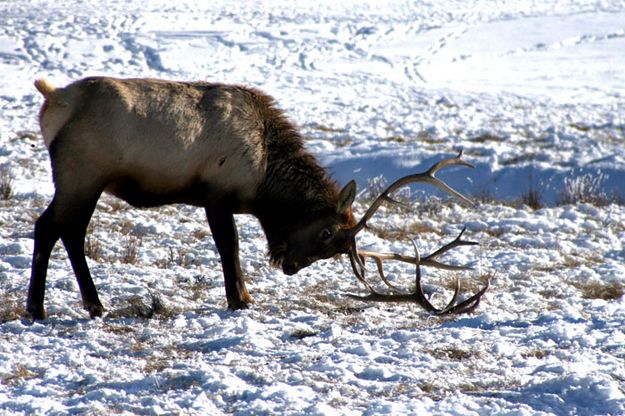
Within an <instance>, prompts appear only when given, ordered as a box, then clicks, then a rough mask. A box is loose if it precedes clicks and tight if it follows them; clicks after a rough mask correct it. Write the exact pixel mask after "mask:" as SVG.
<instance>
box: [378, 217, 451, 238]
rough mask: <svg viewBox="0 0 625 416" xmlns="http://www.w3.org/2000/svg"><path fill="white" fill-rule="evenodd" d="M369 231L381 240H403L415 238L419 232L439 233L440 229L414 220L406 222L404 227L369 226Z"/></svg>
mask: <svg viewBox="0 0 625 416" xmlns="http://www.w3.org/2000/svg"><path fill="white" fill-rule="evenodd" d="M369 231H371V232H372V233H373V234H375V235H377V236H378V237H380V238H381V239H383V240H388V241H405V240H410V239H413V238H415V236H417V235H419V234H425V233H434V234H437V235H440V230H437V229H435V228H432V227H430V226H429V225H426V224H423V223H420V222H414V223H412V224H408V225H407V226H406V227H404V228H380V227H369Z"/></svg>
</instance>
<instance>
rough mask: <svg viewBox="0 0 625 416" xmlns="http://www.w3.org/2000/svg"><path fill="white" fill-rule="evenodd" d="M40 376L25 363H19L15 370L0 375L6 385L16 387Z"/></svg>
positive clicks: (0, 379)
mask: <svg viewBox="0 0 625 416" xmlns="http://www.w3.org/2000/svg"><path fill="white" fill-rule="evenodd" d="M39 376H40V375H39V374H37V373H35V372H34V371H31V370H29V369H28V368H27V367H26V366H25V365H24V364H17V365H16V366H15V369H14V370H13V372H12V373H10V374H6V375H3V376H2V377H0V381H1V382H2V383H1V384H3V385H5V386H11V387H14V386H18V385H20V384H22V383H24V382H25V381H28V380H31V379H34V378H37V377H39Z"/></svg>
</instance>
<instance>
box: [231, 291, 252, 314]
mask: <svg viewBox="0 0 625 416" xmlns="http://www.w3.org/2000/svg"><path fill="white" fill-rule="evenodd" d="M252 303H254V299H253V298H252V297H251V296H250V295H249V294H248V295H247V296H245V297H243V299H228V309H230V310H232V311H238V310H240V309H248V308H249V307H250V306H251V304H252Z"/></svg>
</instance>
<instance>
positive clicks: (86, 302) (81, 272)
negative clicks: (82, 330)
mask: <svg viewBox="0 0 625 416" xmlns="http://www.w3.org/2000/svg"><path fill="white" fill-rule="evenodd" d="M100 193H101V192H97V193H93V194H92V195H90V196H87V195H85V194H83V195H80V196H79V197H76V198H73V203H72V204H71V205H70V206H68V207H67V208H66V211H65V214H64V218H66V219H67V220H66V221H64V226H63V227H62V229H61V232H60V236H61V241H63V245H64V246H65V250H66V251H67V255H68V257H69V260H70V262H71V264H72V269H73V270H74V274H75V275H76V280H77V282H78V287H79V288H80V294H81V297H82V303H83V307H84V308H85V309H86V310H87V311H88V312H89V316H90V317H91V318H95V317H98V316H102V313H103V312H104V307H103V306H102V303H101V302H100V299H99V297H98V291H97V289H96V287H95V284H94V283H93V279H92V278H91V273H90V271H89V266H88V265H87V260H86V258H85V236H86V234H87V226H88V225H89V221H90V220H91V216H92V214H93V211H94V210H95V206H96V203H97V202H98V198H99V197H100Z"/></svg>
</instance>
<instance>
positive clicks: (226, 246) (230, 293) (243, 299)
mask: <svg viewBox="0 0 625 416" xmlns="http://www.w3.org/2000/svg"><path fill="white" fill-rule="evenodd" d="M217 205H218V204H217ZM206 218H207V219H208V225H209V226H210V229H211V232H212V233H213V240H214V241H215V245H216V246H217V250H218V251H219V256H220V257H221V267H222V268H223V272H224V283H225V286H226V299H227V300H228V308H229V309H233V310H236V309H246V308H247V307H248V306H249V305H250V304H251V303H253V302H254V300H253V299H252V296H250V294H249V292H248V291H247V288H246V287H245V282H244V281H243V273H242V272H241V264H240V262H239V238H238V235H237V229H236V226H235V223H234V216H233V215H232V212H231V211H230V210H228V209H224V208H223V207H219V206H211V207H206Z"/></svg>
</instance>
